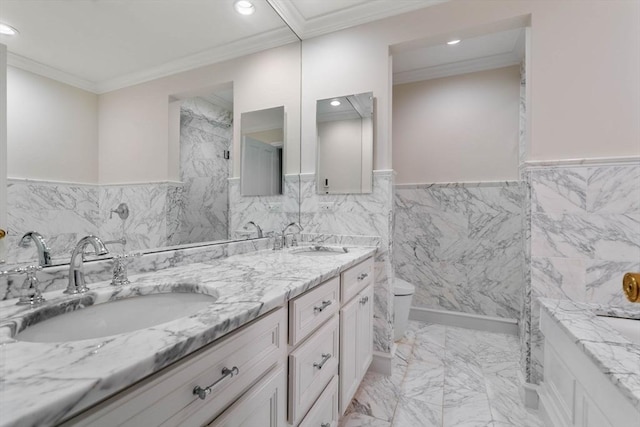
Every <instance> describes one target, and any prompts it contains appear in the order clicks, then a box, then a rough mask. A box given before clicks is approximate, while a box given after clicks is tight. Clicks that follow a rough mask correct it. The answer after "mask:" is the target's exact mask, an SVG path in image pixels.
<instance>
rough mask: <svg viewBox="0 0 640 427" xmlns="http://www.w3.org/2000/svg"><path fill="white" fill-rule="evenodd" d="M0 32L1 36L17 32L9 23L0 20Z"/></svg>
mask: <svg viewBox="0 0 640 427" xmlns="http://www.w3.org/2000/svg"><path fill="white" fill-rule="evenodd" d="M0 34H1V35H3V36H15V35H17V34H18V30H16V29H15V28H13V27H12V26H11V25H7V24H3V23H2V22H0Z"/></svg>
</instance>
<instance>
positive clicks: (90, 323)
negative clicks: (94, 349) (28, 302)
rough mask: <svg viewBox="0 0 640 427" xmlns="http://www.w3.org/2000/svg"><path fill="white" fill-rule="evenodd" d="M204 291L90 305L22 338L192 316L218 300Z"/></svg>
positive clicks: (61, 336)
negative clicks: (202, 292)
mask: <svg viewBox="0 0 640 427" xmlns="http://www.w3.org/2000/svg"><path fill="white" fill-rule="evenodd" d="M216 299H217V298H216V297H215V296H212V295H205V294H201V293H160V294H150V295H144V296H134V297H130V298H125V299H121V300H116V301H109V302H105V303H103V304H97V305H90V306H88V307H85V308H81V309H78V310H75V311H70V312H67V313H64V314H59V315H57V316H54V317H51V318H49V319H46V320H43V321H41V322H38V323H35V324H33V325H31V326H29V327H27V328H26V329H25V330H23V331H21V332H19V333H18V334H16V336H15V337H14V338H15V339H17V340H19V341H30V342H65V341H79V340H85V339H91V338H100V337H106V336H110V335H117V334H122V333H125V332H131V331H136V330H139V329H145V328H149V327H152V326H156V325H159V324H162V323H165V322H169V321H171V320H175V319H179V318H181V317H185V316H189V315H190V314H193V313H195V312H197V311H199V310H201V309H203V308H206V307H208V306H209V305H210V304H212V303H214V302H215V301H216Z"/></svg>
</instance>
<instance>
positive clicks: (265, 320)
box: [63, 258, 373, 427]
mask: <svg viewBox="0 0 640 427" xmlns="http://www.w3.org/2000/svg"><path fill="white" fill-rule="evenodd" d="M345 298H346V299H345ZM372 335H373V259H372V258H369V259H367V260H365V261H363V262H362V263H360V264H358V265H356V266H354V267H352V268H350V269H349V270H346V271H345V272H343V273H342V274H341V275H340V276H339V277H334V278H333V279H330V280H327V281H326V282H324V283H323V284H321V285H318V286H316V287H314V288H313V289H311V290H309V291H307V292H305V293H304V294H302V295H299V296H297V297H296V298H293V299H291V300H290V301H289V302H288V303H287V306H286V307H281V308H279V309H276V310H274V311H272V312H270V313H268V314H266V315H264V316H262V317H261V318H259V319H257V320H254V321H253V322H251V323H250V324H248V325H245V326H243V327H241V328H240V329H238V330H236V331H234V332H232V333H230V334H229V335H227V336H225V337H222V338H220V339H218V340H217V341H215V342H214V343H211V344H209V345H207V346H205V347H203V348H202V349H200V350H198V351H196V352H194V353H192V354H191V355H188V356H186V357H185V358H183V359H182V360H180V361H178V362H176V363H174V364H172V365H170V366H168V367H166V368H164V369H162V370H161V371H159V372H157V373H156V374H153V375H151V376H149V377H148V378H146V379H144V380H142V381H140V382H138V383H136V384H134V385H132V386H130V387H129V388H127V389H125V390H123V391H121V392H119V393H118V394H117V395H115V396H113V397H111V398H109V399H107V400H105V401H104V402H102V403H100V404H98V405H96V406H94V407H92V408H90V409H88V410H86V411H85V412H83V413H81V414H79V415H77V416H75V417H74V418H72V419H70V420H68V421H66V422H65V423H64V424H63V425H64V426H92V427H94V426H97V427H101V426H104V427H107V426H109V427H111V426H136V427H138V426H182V427H189V426H204V425H206V426H215V427H292V426H295V427H312V426H315V427H337V425H338V420H339V417H340V415H341V414H342V413H343V412H344V410H345V409H346V407H347V405H348V404H349V401H350V400H351V398H352V397H353V395H354V394H355V392H356V390H357V388H358V385H359V384H360V382H361V381H362V378H363V377H364V374H365V372H366V371H367V369H368V367H369V365H370V363H371V360H372V347H373V336H372ZM338 371H340V376H339V375H338ZM199 390H200V391H201V393H200V395H199V393H198V391H199Z"/></svg>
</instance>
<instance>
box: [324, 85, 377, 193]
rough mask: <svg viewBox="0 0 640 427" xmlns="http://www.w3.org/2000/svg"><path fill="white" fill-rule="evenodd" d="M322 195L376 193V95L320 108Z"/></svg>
mask: <svg viewBox="0 0 640 427" xmlns="http://www.w3.org/2000/svg"><path fill="white" fill-rule="evenodd" d="M316 126H317V138H318V156H317V159H318V166H317V170H318V188H317V190H318V194H351V193H354V194H359V193H371V192H372V191H373V93H372V92H366V93H360V94H355V95H346V96H338V97H334V98H328V99H322V100H319V101H317V105H316Z"/></svg>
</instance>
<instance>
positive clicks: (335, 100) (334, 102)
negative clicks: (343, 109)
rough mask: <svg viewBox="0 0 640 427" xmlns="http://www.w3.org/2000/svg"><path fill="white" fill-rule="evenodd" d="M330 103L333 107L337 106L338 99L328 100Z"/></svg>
mask: <svg viewBox="0 0 640 427" xmlns="http://www.w3.org/2000/svg"><path fill="white" fill-rule="evenodd" d="M330 104H331V105H332V106H334V107H337V106H338V105H340V101H338V100H337V99H334V100H333V101H331V102H330Z"/></svg>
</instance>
